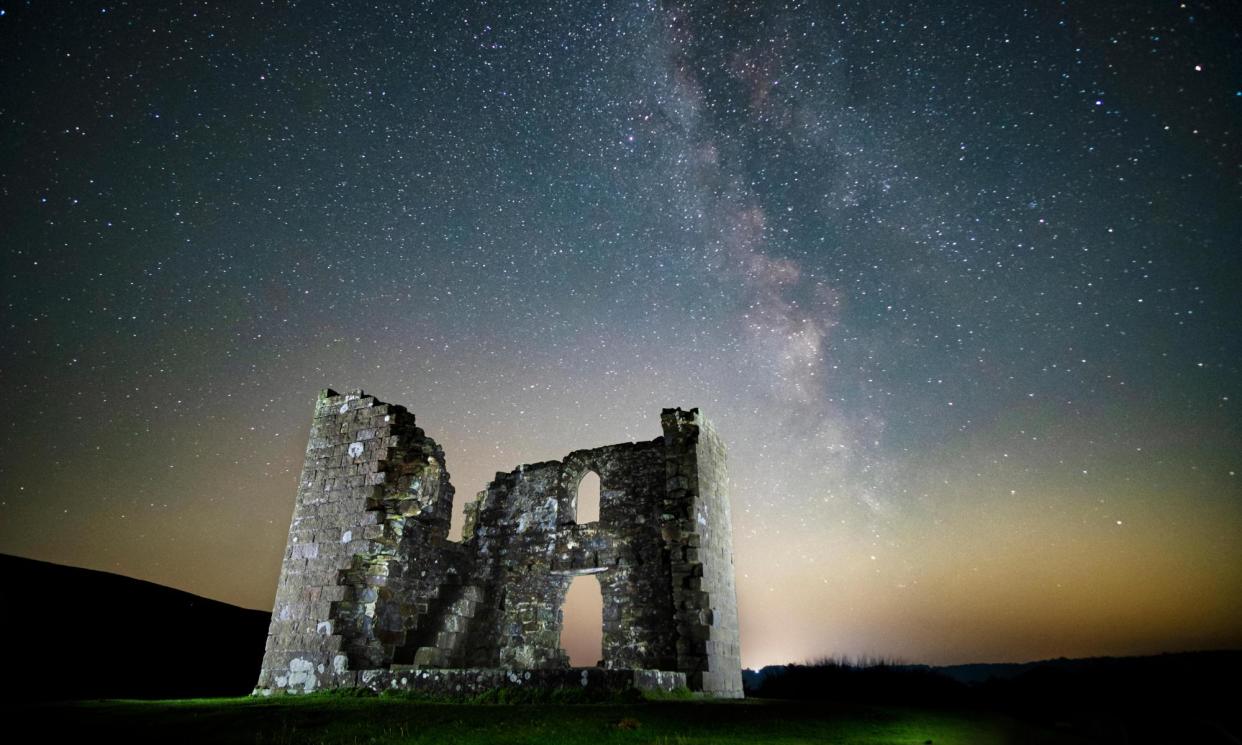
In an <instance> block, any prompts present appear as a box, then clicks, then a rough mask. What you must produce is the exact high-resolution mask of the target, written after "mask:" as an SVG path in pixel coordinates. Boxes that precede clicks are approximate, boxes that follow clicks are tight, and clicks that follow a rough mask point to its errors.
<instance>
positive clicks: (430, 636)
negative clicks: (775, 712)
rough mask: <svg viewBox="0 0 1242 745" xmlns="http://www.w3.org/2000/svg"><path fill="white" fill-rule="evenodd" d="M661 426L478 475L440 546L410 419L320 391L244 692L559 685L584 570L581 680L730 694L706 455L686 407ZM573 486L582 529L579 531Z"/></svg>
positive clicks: (666, 415) (728, 620)
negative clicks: (473, 494) (461, 520)
mask: <svg viewBox="0 0 1242 745" xmlns="http://www.w3.org/2000/svg"><path fill="white" fill-rule="evenodd" d="M660 419H661V426H662V428H663V430H664V434H663V436H661V437H658V438H656V439H655V440H651V441H648V442H637V443H621V444H618V445H610V446H606V447H601V448H594V449H591V450H578V451H574V452H573V453H570V454H569V455H568V456H566V457H565V458H564V459H563V460H561V461H547V462H543V463H533V464H528V465H523V466H519V467H518V468H517V469H515V470H513V471H511V472H509V473H497V474H496V478H495V479H494V480H493V481H492V482H491V483H490V484H488V486H487V488H486V489H485V490H484V491H482V492H480V493H479V495H478V497H477V499H476V500H475V501H474V502H473V503H471V504H468V505H466V510H465V513H466V523H465V527H464V529H463V542H462V543H454V542H452V541H449V540H448V524H449V516H450V513H451V510H452V500H453V487H452V485H451V484H450V482H449V474H448V470H447V468H446V466H445V460H444V452H443V450H442V449H441V448H440V447H439V446H438V445H437V444H436V443H435V441H434V440H432V439H431V438H429V437H427V436H426V434H425V433H424V432H423V430H422V429H420V428H419V427H417V426H415V424H414V415H413V414H410V413H409V412H408V411H407V410H406V409H404V408H403V407H401V406H395V405H390V404H385V403H382V402H379V401H377V400H376V399H375V398H373V397H370V396H365V395H363V393H362V392H361V391H354V392H352V393H350V394H347V395H344V396H341V395H338V394H336V393H335V392H334V391H330V390H328V391H324V392H323V393H321V395H320V397H319V400H318V402H317V404H316V407H315V419H314V423H313V425H312V427H311V435H310V440H309V443H308V446H307V453H306V463H305V467H304V468H303V471H302V476H301V479H300V480H299V487H298V494H297V500H296V503H295V507H294V514H293V519H292V523H291V527H290V532H289V543H288V546H287V548H286V551H285V559H284V565H283V567H282V570H281V578H280V583H279V585H278V587H277V593H276V602H275V606H274V609H273V614H272V625H271V629H270V631H269V638H268V645H267V653H266V656H265V658H264V661H263V668H262V671H261V673H260V677H259V683H258V687H257V688H256V693H265V694H268V693H273V692H278V693H302V692H310V691H313V690H317V689H321V688H333V687H349V686H358V685H362V686H368V687H371V688H383V687H424V688H427V689H428V690H432V691H436V690H439V688H438V686H439V684H438V683H437V684H434V685H433V684H432V683H429V682H427V681H433V680H434V681H448V682H449V683H451V685H453V686H462V685H465V686H466V687H468V688H470V687H471V686H473V687H474V688H477V687H478V686H482V687H483V688H488V687H494V686H496V685H499V683H497V681H500V680H504V681H508V682H509V683H511V684H526V682H527V681H531V682H532V683H539V682H540V681H544V682H546V683H547V684H553V683H555V684H557V685H561V684H563V682H564V680H567V678H565V677H564V676H565V674H566V668H568V666H569V662H568V657H567V655H566V654H565V652H564V650H562V649H560V647H559V638H560V632H561V624H562V619H561V613H560V608H561V606H562V605H563V603H564V600H565V594H566V592H567V590H568V588H569V584H570V582H571V581H572V579H573V577H574V576H576V575H580V574H593V575H595V576H596V577H597V578H598V580H599V583H600V588H601V590H602V593H603V598H604V611H603V632H604V639H603V660H602V663H601V664H602V668H603V669H602V670H599V669H595V668H591V669H587V668H583V669H582V670H581V678H580V680H581V681H582V682H583V684H585V683H586V682H587V681H588V680H593V679H595V678H598V679H599V680H601V681H605V680H606V681H608V682H607V683H606V685H608V686H614V685H622V683H619V682H618V681H622V682H623V684H624V685H625V686H631V687H640V688H644V687H647V688H650V687H654V688H661V687H663V688H667V687H669V686H672V685H688V686H689V687H690V688H691V689H692V690H697V691H703V692H705V693H708V694H712V695H716V696H728V697H736V696H741V691H742V688H741V666H740V659H739V646H738V625H737V602H736V597H735V592H734V576H733V552H732V528H731V524H730V514H729V497H728V474H727V471H726V464H725V450H724V445H723V443H722V442H721V441H720V439H719V438H718V437H717V436H716V434H715V432H714V431H713V430H712V428H711V426H710V425H709V424H708V423H707V421H706V420H705V419H704V418H703V417H701V416H700V415H699V413H698V410H697V409H691V410H690V411H683V410H681V409H665V410H664V411H663V413H662V414H661V418H660ZM376 448H379V449H376ZM588 472H594V473H596V474H598V476H599V479H600V518H599V521H598V522H594V523H588V524H578V523H577V522H576V520H575V516H576V510H577V489H578V484H579V482H581V480H582V478H583V476H585V475H586V474H587V473H588ZM433 668H441V669H439V670H435V671H434V673H433V672H431V671H430V669H433ZM449 668H451V669H449ZM588 670H591V671H592V672H588ZM411 671H412V672H411ZM532 671H539V672H538V674H536V675H535V676H534V677H533V678H532V677H531V673H532ZM514 676H517V677H516V678H515V677H514ZM600 676H603V677H600ZM609 676H611V677H609ZM467 679H470V680H474V681H476V682H475V683H471V684H467V683H465V682H463V681H466V680H467ZM575 680H577V678H575ZM408 681H415V682H414V683H409V682H408ZM417 681H423V683H419V682H417ZM480 681H481V682H480ZM517 681H521V683H518V682H517ZM604 684H605V683H601V685H604Z"/></svg>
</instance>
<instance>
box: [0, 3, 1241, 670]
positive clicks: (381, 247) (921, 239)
mask: <svg viewBox="0 0 1242 745" xmlns="http://www.w3.org/2000/svg"><path fill="white" fill-rule="evenodd" d="M371 5H372V6H373V7H363V4H362V3H355V2H348V3H338V4H332V3H326V2H324V3H283V2H282V3H270V2H268V3H245V2H235V3H234V2H230V3H221V4H207V3H192V2H150V3H136V4H128V5H127V4H123V3H121V4H117V3H94V2H77V3H20V2H10V3H3V2H0V77H2V80H3V82H2V83H0V91H2V92H0V133H2V135H0V255H2V256H3V276H2V280H0V282H2V285H0V323H2V329H3V335H2V341H0V380H2V382H3V390H4V405H5V409H6V414H5V416H4V417H3V419H2V420H0V421H2V426H0V436H2V437H3V443H2V447H0V489H2V490H0V552H7V553H13V554H18V555H23V556H29V557H33V558H38V559H44V560H50V561H56V562H62V563H69V564H74V565H79V566H87V567H91V568H97V569H103V570H108V571H113V572H117V573H121V574H126V575H130V576H135V577H139V578H142V579H148V580H152V581H155V582H160V583H164V584H168V585H172V586H175V587H179V588H183V589H186V590H190V591H192V592H196V593H199V594H202V595H206V596H208V597H213V598H218V599H221V600H225V601H228V602H233V603H237V604H240V605H244V606H248V607H254V608H261V609H265V610H267V609H270V608H271V603H272V598H273V596H274V593H275V588H276V579H277V573H278V571H279V566H280V558H281V552H282V550H283V548H284V544H285V537H286V532H287V529H288V525H289V517H290V514H291V510H292V506H293V498H294V493H295V490H296V482H297V475H298V472H299V470H300V468H301V462H302V455H303V452H304V449H305V446H306V436H307V432H308V428H309V425H310V418H311V414H312V407H313V402H314V399H315V396H316V394H317V392H318V390H319V389H321V388H325V387H333V388H335V389H337V390H342V391H343V390H349V389H353V388H363V389H365V390H366V391H367V392H368V393H370V394H374V395H376V396H378V397H379V398H381V399H383V400H385V401H389V402H392V403H400V404H404V405H406V406H408V407H409V408H410V409H411V410H412V411H414V412H415V414H416V416H417V417H418V421H419V423H420V425H421V426H422V427H424V428H425V429H426V431H427V432H428V434H430V435H431V436H433V437H435V438H436V439H437V440H438V441H439V442H440V443H441V444H442V445H443V446H444V447H445V450H446V453H447V461H448V467H449V470H450V471H451V473H452V478H453V483H454V485H455V486H456V488H457V505H456V511H457V514H456V519H455V523H454V525H455V527H454V535H455V536H456V535H458V531H459V530H460V524H461V519H460V518H461V515H460V513H461V508H462V505H463V504H464V503H465V501H467V500H468V499H470V498H473V495H474V494H475V493H476V492H477V491H479V490H481V489H482V488H483V486H484V485H485V484H486V483H487V481H488V480H489V479H491V478H492V476H493V474H494V473H495V472H496V471H508V470H510V469H512V468H514V467H516V466H517V465H519V464H521V463H527V462H535V461H541V460H549V459H556V458H560V457H562V456H564V455H566V454H567V453H569V452H570V451H572V450H575V449H578V448H586V447H596V446H601V445H606V444H611V443H614V442H620V441H625V440H649V439H652V438H654V437H656V436H658V435H659V434H660V428H659V412H660V409H661V408H663V407H669V406H682V407H686V408H688V407H692V406H697V407H700V408H701V410H702V411H703V412H704V413H705V414H706V415H707V416H708V418H710V419H711V420H712V421H713V422H714V424H715V425H716V428H717V430H718V431H719V432H720V433H721V435H722V436H723V437H724V439H725V441H726V442H727V444H728V446H729V448H730V468H731V474H732V490H733V492H732V505H733V523H734V544H735V551H736V571H737V580H738V598H739V602H740V607H741V610H740V613H741V629H742V656H743V663H744V664H746V665H748V666H752V667H753V666H758V665H763V664H768V663H777V662H784V661H789V660H800V659H805V658H808V657H814V656H818V655H824V654H838V655H883V656H887V657H892V658H899V659H902V660H906V661H910V662H928V663H954V662H972V661H1001V660H1027V659H1037V658H1044V657H1053V656H1059V655H1065V656H1085V655H1100V654H1136V653H1152V652H1160V651H1166V650H1167V651H1175V650H1183V649H1203V648H1220V647H1242V486H1240V484H1242V477H1239V475H1238V472H1239V471H1242V426H1240V419H1239V401H1240V398H1242V390H1240V387H1242V386H1240V383H1242V375H1240V372H1239V364H1240V363H1239V360H1242V312H1239V300H1240V299H1242V293H1240V290H1239V288H1242V140H1240V139H1239V134H1240V133H1239V127H1240V125H1242V38H1240V36H1242V34H1240V32H1239V29H1240V28H1242V23H1240V22H1239V17H1238V11H1237V7H1236V5H1235V4H1234V3H1231V2H1221V3H1212V4H1204V3H1177V2H1164V1H1162V2H1115V3H1105V2H1098V1H1095V0H1092V1H1090V2H1087V1H1085V0H1084V1H1082V2H1060V3H1057V2H1051V1H1049V2H1028V3H1019V2H990V1H988V2H984V1H982V0H980V1H979V2H975V3H962V2H919V3H913V4H909V5H907V4H901V5H900V6H898V5H897V4H893V5H890V4H887V3H877V2H874V0H871V1H861V0H860V1H858V2H844V3H836V4H833V3H817V2H807V3H722V2H710V1H708V2H700V3H686V4H667V5H666V4H663V3H652V2H636V3H635V2H631V3H605V2H599V1H598V0H597V1H596V2H590V3H586V2H582V3H576V2H550V3H547V2H545V3H538V4H525V3H518V2H499V1H497V2H490V3H474V4H467V3H459V2H445V3H422V4H421V5H416V4H415V3H404V2H402V3H392V4H388V5H378V4H371Z"/></svg>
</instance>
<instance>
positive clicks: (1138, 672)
mask: <svg viewBox="0 0 1242 745" xmlns="http://www.w3.org/2000/svg"><path fill="white" fill-rule="evenodd" d="M1240 670H1242V651H1216V652H1182V653H1176V654H1162V655H1153V656H1148V657H1096V658H1087V659H1076V660H1070V659H1055V660H1045V661H1041V662H1030V663H1024V664H998V665H954V666H951V667H930V666H926V665H906V664H901V663H898V662H895V661H890V660H880V659H874V660H845V659H839V658H823V659H819V660H814V661H811V662H807V663H804V664H791V665H774V666H769V667H765V668H763V669H762V670H758V671H752V670H746V671H744V673H743V676H742V677H743V683H744V685H745V689H746V695H747V696H753V697H756V698H780V699H795V700H805V701H825V702H828V701H837V702H853V703H863V704H878V705H887V704H896V705H913V706H949V707H954V708H961V707H978V708H987V709H991V710H999V711H1004V712H1008V713H1011V714H1014V715H1017V716H1020V717H1024V718H1029V719H1035V720H1040V721H1044V722H1046V723H1049V724H1056V725H1058V726H1066V727H1071V728H1073V729H1075V730H1079V731H1081V732H1083V733H1085V734H1088V735H1090V736H1092V737H1096V738H1099V739H1100V741H1101V742H1203V743H1208V742H1230V743H1235V744H1236V743H1237V742H1239V739H1238V735H1239V734H1240V733H1242V715H1240V714H1239V711H1242V707H1239V706H1238V705H1237V701H1238V691H1239V690H1240V688H1239V685H1238V683H1237V680H1238V674H1239V671H1240Z"/></svg>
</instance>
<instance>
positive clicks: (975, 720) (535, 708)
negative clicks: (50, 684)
mask: <svg viewBox="0 0 1242 745" xmlns="http://www.w3.org/2000/svg"><path fill="white" fill-rule="evenodd" d="M11 714H15V715H16V718H17V719H18V720H25V719H28V720H29V722H28V723H27V725H28V726H36V727H37V728H38V729H36V730H34V731H37V732H40V734H41V735H43V736H44V739H47V740H49V741H60V740H64V741H83V740H85V739H86V738H90V739H91V740H93V741H105V742H112V741H117V742H122V743H125V742H163V743H173V744H174V745H191V744H193V743H220V742H237V743H241V742H245V743H272V744H275V743H308V744H315V743H323V744H324V745H333V744H336V743H340V744H342V745H344V744H346V743H348V744H350V745H352V744H354V743H480V744H482V743H513V744H519V743H523V744H524V743H529V744H530V745H554V744H555V743H583V744H586V745H602V744H604V743H634V744H636V745H637V744H641V743H650V744H656V743H659V744H660V745H709V744H710V745H728V744H729V743H739V744H740V743H746V744H747V745H750V744H752V743H784V744H789V745H793V744H794V743H844V744H850V745H880V744H881V743H883V744H888V743H903V744H907V745H919V744H921V743H925V742H927V741H928V740H930V741H932V742H933V743H934V744H935V745H955V744H961V745H965V744H967V743H970V744H972V745H973V744H976V743H981V744H986V743H1031V744H1032V745H1037V744H1040V743H1056V742H1079V741H1078V740H1075V739H1069V738H1067V737H1064V736H1058V734H1057V733H1055V732H1052V731H1050V730H1043V729H1040V728H1037V727H1033V726H1028V725H1025V724H1022V723H1019V722H1017V721H1014V720H1012V719H1008V718H1005V717H1001V716H998V715H995V714H989V713H975V712H944V711H927V710H918V709H904V708H891V707H864V706H836V705H820V704H805V703H793V702H774V701H737V702H714V701H653V702H646V703H631V704H584V705H558V704H528V705H497V704H451V703H428V702H421V701H410V700H406V699H401V698H384V697H380V698H350V697H333V696H312V697H286V698H277V699H250V698H240V699H195V700H185V701H104V702H85V703H77V704H53V705H41V706H35V705H32V706H27V707H22V708H19V709H16V710H14V711H12V712H11Z"/></svg>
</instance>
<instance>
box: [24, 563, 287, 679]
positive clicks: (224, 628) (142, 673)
mask: <svg viewBox="0 0 1242 745" xmlns="http://www.w3.org/2000/svg"><path fill="white" fill-rule="evenodd" d="M0 577H2V578H3V581H0V608H2V609H3V612H2V613H0V638H4V639H6V640H7V642H8V643H7V645H6V649H5V670H6V673H7V676H8V677H9V680H8V683H7V684H6V685H5V689H6V690H7V691H9V695H10V697H11V698H19V699H45V700H47V699H82V698H104V697H108V698H114V697H124V698H170V697H184V696H230V695H231V696H237V695H243V694H246V693H249V692H250V690H251V689H252V688H253V686H254V683H255V681H256V680H257V679H258V677H259V664H260V662H262V659H263V645H264V642H265V640H266V637H267V625H268V619H269V618H270V614H268V613H263V612H261V611H255V610H247V609H245V608H238V607H236V606H233V605H229V604H227V603H221V602H218V601H215V600H208V599H207V598H201V597H198V596H197V595H192V594H190V593H188V592H182V591H180V590H174V589H172V588H169V587H164V586H162V585H157V584H153V583H151V582H143V581H141V580H136V579H131V578H129V577H122V576H120V575H116V574H109V573H107V572H98V571H94V570H90V569H79V568H76V567H67V566H61V565H59V564H49V563H47V562H43V561H34V560H33V559H23V558H19V557H16V556H8V555H4V554H0Z"/></svg>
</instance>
